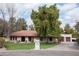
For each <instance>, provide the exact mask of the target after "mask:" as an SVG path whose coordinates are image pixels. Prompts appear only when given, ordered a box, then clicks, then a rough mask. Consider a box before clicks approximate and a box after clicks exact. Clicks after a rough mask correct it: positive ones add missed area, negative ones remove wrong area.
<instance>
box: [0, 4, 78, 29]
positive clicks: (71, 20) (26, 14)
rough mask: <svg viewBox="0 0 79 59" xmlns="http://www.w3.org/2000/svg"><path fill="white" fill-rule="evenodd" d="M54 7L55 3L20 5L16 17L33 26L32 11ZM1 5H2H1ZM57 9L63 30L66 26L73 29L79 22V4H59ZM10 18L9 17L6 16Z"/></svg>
mask: <svg viewBox="0 0 79 59" xmlns="http://www.w3.org/2000/svg"><path fill="white" fill-rule="evenodd" d="M45 4H47V6H50V5H53V4H54V3H25V4H22V3H19V4H15V5H16V9H17V12H16V14H15V16H16V17H17V18H19V17H21V18H24V19H25V20H26V22H27V24H28V25H30V24H33V22H32V19H31V17H30V15H31V13H32V9H34V10H37V9H38V7H39V6H42V5H45ZM0 5H1V4H0ZM57 8H58V9H59V19H58V20H60V21H61V23H62V24H61V27H62V28H63V27H64V26H65V25H66V24H69V25H70V26H71V27H73V26H74V25H75V24H76V22H77V21H79V4H78V3H74V4H72V3H70V4H67V3H57ZM6 17H7V18H8V16H6Z"/></svg>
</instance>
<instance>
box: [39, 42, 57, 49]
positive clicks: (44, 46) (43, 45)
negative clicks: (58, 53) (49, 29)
mask: <svg viewBox="0 0 79 59" xmlns="http://www.w3.org/2000/svg"><path fill="white" fill-rule="evenodd" d="M40 46H41V49H46V48H51V47H54V46H56V44H55V43H41V44H40Z"/></svg>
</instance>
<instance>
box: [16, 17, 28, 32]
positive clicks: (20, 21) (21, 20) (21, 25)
mask: <svg viewBox="0 0 79 59" xmlns="http://www.w3.org/2000/svg"><path fill="white" fill-rule="evenodd" d="M26 27H27V24H26V21H25V19H24V18H19V19H18V20H17V22H16V31H19V30H26Z"/></svg>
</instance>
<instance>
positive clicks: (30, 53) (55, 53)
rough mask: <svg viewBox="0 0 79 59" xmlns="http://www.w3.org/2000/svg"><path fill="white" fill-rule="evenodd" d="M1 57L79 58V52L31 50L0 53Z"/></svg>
mask: <svg viewBox="0 0 79 59" xmlns="http://www.w3.org/2000/svg"><path fill="white" fill-rule="evenodd" d="M0 56H79V51H61V50H59V51H58V50H57V51H55V50H31V51H8V52H0Z"/></svg>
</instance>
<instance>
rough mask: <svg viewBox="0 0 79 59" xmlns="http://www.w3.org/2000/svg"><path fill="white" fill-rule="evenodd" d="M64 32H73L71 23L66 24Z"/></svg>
mask: <svg viewBox="0 0 79 59" xmlns="http://www.w3.org/2000/svg"><path fill="white" fill-rule="evenodd" d="M64 32H65V34H70V33H71V28H70V25H69V24H66V25H65V27H64Z"/></svg>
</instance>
